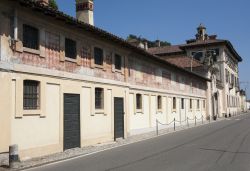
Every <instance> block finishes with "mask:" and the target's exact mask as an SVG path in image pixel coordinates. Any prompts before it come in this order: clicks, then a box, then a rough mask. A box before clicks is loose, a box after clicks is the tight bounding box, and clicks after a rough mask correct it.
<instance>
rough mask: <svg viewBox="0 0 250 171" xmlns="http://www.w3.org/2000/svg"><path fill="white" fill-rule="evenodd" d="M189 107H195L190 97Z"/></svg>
mask: <svg viewBox="0 0 250 171" xmlns="http://www.w3.org/2000/svg"><path fill="white" fill-rule="evenodd" d="M189 108H190V109H192V108H193V104H192V99H190V101H189Z"/></svg>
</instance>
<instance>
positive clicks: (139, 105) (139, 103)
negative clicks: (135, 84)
mask: <svg viewBox="0 0 250 171" xmlns="http://www.w3.org/2000/svg"><path fill="white" fill-rule="evenodd" d="M136 109H137V110H141V109H142V95H141V94H136Z"/></svg>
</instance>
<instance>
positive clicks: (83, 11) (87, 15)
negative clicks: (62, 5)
mask: <svg viewBox="0 0 250 171" xmlns="http://www.w3.org/2000/svg"><path fill="white" fill-rule="evenodd" d="M93 11H94V2H93V0H76V18H77V19H78V20H79V21H82V22H84V23H87V24H90V25H94V12H93Z"/></svg>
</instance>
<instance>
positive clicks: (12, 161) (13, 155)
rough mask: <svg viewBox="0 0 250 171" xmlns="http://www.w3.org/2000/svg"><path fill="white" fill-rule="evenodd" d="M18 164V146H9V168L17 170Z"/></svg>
mask: <svg viewBox="0 0 250 171" xmlns="http://www.w3.org/2000/svg"><path fill="white" fill-rule="evenodd" d="M18 162H19V154H18V145H16V144H14V145H11V146H9V167H10V168H13V169H14V168H17V163H18Z"/></svg>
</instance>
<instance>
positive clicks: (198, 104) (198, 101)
mask: <svg viewBox="0 0 250 171" xmlns="http://www.w3.org/2000/svg"><path fill="white" fill-rule="evenodd" d="M197 109H200V100H197Z"/></svg>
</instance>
